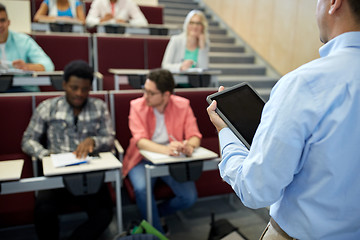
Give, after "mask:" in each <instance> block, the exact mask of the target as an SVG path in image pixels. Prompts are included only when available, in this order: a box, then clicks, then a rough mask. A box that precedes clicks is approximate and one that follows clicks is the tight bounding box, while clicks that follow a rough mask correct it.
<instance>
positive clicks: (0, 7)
mask: <svg viewBox="0 0 360 240" xmlns="http://www.w3.org/2000/svg"><path fill="white" fill-rule="evenodd" d="M2 11H4V12H6V7H5V5H4V4H2V3H0V12H2Z"/></svg>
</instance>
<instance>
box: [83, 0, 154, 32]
mask: <svg viewBox="0 0 360 240" xmlns="http://www.w3.org/2000/svg"><path fill="white" fill-rule="evenodd" d="M107 21H114V22H117V23H126V22H128V23H130V24H131V25H134V26H146V25H147V24H148V21H147V20H146V18H145V16H144V14H143V13H142V12H141V10H140V8H139V6H138V5H136V3H134V2H133V1H132V0H94V1H93V2H92V4H91V7H90V10H89V13H88V15H87V17H86V25H87V26H88V27H90V28H91V27H94V26H96V25H98V24H99V23H102V22H107Z"/></svg>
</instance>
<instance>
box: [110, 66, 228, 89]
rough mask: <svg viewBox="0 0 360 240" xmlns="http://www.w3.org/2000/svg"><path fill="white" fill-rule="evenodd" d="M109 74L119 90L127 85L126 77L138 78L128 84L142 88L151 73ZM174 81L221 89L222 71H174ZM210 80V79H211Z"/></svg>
mask: <svg viewBox="0 0 360 240" xmlns="http://www.w3.org/2000/svg"><path fill="white" fill-rule="evenodd" d="M109 72H110V73H112V74H114V75H115V76H114V86H115V90H119V89H120V87H119V85H120V83H126V82H124V81H122V80H123V79H124V77H126V76H127V77H129V76H136V77H138V78H136V80H135V79H134V80H133V82H131V81H130V82H127V83H129V84H130V85H131V86H132V87H134V88H142V86H143V85H144V83H145V80H146V75H147V74H148V73H149V72H150V69H115V68H110V69H109ZM172 74H173V75H174V80H175V83H176V84H179V83H190V84H191V85H192V86H193V87H209V86H212V87H219V81H218V78H217V76H218V75H220V74H221V71H220V70H212V69H206V70H199V71H196V70H195V71H194V70H190V71H173V72H172ZM209 78H210V79H209Z"/></svg>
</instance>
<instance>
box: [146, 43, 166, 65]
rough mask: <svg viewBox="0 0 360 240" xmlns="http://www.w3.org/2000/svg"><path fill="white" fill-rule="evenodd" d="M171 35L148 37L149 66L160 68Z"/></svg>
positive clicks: (147, 55)
mask: <svg viewBox="0 0 360 240" xmlns="http://www.w3.org/2000/svg"><path fill="white" fill-rule="evenodd" d="M169 40H170V37H151V38H150V37H149V38H147V39H146V57H147V64H148V65H147V67H148V68H149V69H154V68H160V67H161V62H162V59H163V57H164V53H165V50H166V47H167V45H168V43H169Z"/></svg>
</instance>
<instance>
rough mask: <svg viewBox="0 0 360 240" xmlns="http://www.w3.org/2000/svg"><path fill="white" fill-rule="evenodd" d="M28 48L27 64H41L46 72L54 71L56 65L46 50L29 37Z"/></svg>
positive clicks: (27, 40)
mask: <svg viewBox="0 0 360 240" xmlns="http://www.w3.org/2000/svg"><path fill="white" fill-rule="evenodd" d="M26 42H27V43H26V46H27V55H26V56H27V61H26V62H27V63H33V64H41V65H43V66H44V68H45V71H48V72H51V71H54V68H55V67H54V64H53V62H52V61H51V59H50V58H49V56H48V55H46V53H45V52H44V50H43V49H42V48H41V47H40V46H39V45H38V44H37V43H36V42H35V40H34V39H32V38H31V37H28V38H27V39H26Z"/></svg>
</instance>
